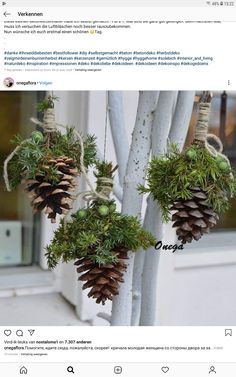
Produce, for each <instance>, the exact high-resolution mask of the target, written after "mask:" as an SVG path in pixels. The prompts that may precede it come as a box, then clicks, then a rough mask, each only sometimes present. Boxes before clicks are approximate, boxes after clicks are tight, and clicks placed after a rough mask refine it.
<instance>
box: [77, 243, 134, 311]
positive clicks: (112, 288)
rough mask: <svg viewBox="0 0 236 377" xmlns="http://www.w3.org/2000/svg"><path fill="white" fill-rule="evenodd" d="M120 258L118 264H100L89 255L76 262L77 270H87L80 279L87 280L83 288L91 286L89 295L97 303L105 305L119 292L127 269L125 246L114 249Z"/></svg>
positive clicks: (79, 271) (126, 250)
mask: <svg viewBox="0 0 236 377" xmlns="http://www.w3.org/2000/svg"><path fill="white" fill-rule="evenodd" d="M113 252H114V254H116V256H117V258H118V262H117V263H116V264H106V265H99V264H98V263H96V262H93V261H92V260H91V259H90V258H89V257H85V258H81V259H79V260H78V261H76V262H75V265H76V266H79V267H78V268H77V272H78V273H81V272H85V271H86V272H85V273H84V274H82V275H81V276H80V277H79V280H81V281H85V282H86V283H84V284H83V287H82V288H83V289H86V288H91V290H90V292H89V293H88V297H92V298H94V299H95V300H96V303H97V304H100V302H102V304H103V305H104V304H105V302H106V300H112V299H113V296H116V295H118V294H119V286H120V283H123V282H124V279H123V273H124V271H125V270H126V268H127V266H126V262H125V260H126V259H128V256H127V252H128V249H127V248H125V247H120V248H118V247H116V248H115V249H114V250H113Z"/></svg>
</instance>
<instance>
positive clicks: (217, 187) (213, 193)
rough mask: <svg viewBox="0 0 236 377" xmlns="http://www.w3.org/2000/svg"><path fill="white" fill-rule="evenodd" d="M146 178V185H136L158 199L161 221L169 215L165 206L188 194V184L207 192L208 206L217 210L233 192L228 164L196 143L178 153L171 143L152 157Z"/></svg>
mask: <svg viewBox="0 0 236 377" xmlns="http://www.w3.org/2000/svg"><path fill="white" fill-rule="evenodd" d="M226 164H227V168H226ZM147 179H148V187H147V188H145V187H144V186H142V185H140V186H139V187H138V189H139V191H140V192H146V193H151V195H152V197H153V198H154V199H155V200H157V201H158V202H159V205H160V207H161V210H162V215H163V220H164V221H168V220H169V218H170V217H169V208H170V206H171V205H172V204H173V202H175V201H176V200H179V199H190V198H191V197H192V193H191V187H196V186H198V187H201V188H202V190H204V191H205V192H206V193H207V196H208V199H207V201H208V204H209V206H210V207H212V208H213V209H214V210H215V211H216V212H217V213H221V212H224V211H225V210H227V209H228V207H229V198H230V197H233V196H235V195H236V179H235V174H234V172H233V171H232V169H231V167H230V166H229V164H228V163H227V162H226V161H225V160H224V159H223V158H222V157H220V156H218V157H214V156H212V155H211V154H210V153H209V152H208V151H207V149H206V148H205V147H204V146H203V145H198V144H193V145H191V146H190V147H189V148H187V149H186V150H185V151H184V152H182V153H181V152H180V151H179V150H178V148H177V147H176V145H172V146H171V148H170V151H168V152H167V154H165V155H161V156H159V157H155V158H153V160H152V161H151V162H150V164H149V167H148V174H147Z"/></svg>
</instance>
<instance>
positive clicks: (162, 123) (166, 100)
mask: <svg viewBox="0 0 236 377" xmlns="http://www.w3.org/2000/svg"><path fill="white" fill-rule="evenodd" d="M176 97H177V92H175V91H163V92H161V93H160V95H159V98H158V103H157V107H156V110H155V114H154V120H153V131H152V132H153V136H152V141H153V140H155V141H156V143H155V145H154V146H153V148H154V149H153V151H152V152H153V154H155V155H158V154H161V153H163V152H164V151H165V150H166V146H167V138H168V134H169V130H170V125H171V118H172V112H173V108H174V106H175V103H176ZM151 206H153V203H152V201H151V200H148V202H147V209H146V215H145V219H144V224H143V227H144V228H145V229H146V230H148V231H150V232H152V233H153V234H156V233H157V229H158V228H157V227H156V228H155V227H154V231H152V229H153V226H152V223H153V221H154V222H155V219H156V218H155V214H154V215H153V210H152V209H151V208H150V207H151ZM155 209H156V206H155ZM151 214H152V215H151ZM158 225H159V223H158ZM158 236H159V237H160V234H158ZM147 253H150V251H148V250H147V251H144V250H140V251H138V252H137V253H136V255H135V260H134V273H133V292H134V295H133V304H132V321H131V324H132V326H137V325H138V324H139V319H140V310H141V290H142V275H143V267H144V260H145V255H146V254H147Z"/></svg>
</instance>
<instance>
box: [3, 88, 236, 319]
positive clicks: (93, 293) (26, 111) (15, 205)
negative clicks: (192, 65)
mask: <svg viewBox="0 0 236 377" xmlns="http://www.w3.org/2000/svg"><path fill="white" fill-rule="evenodd" d="M0 95H1V103H2V104H4V106H3V108H4V111H2V112H1V124H2V138H1V165H2V166H3V178H2V183H1V223H0V224H1V234H2V239H1V240H2V242H1V277H0V280H1V288H0V289H1V293H0V294H1V298H0V301H1V308H2V309H1V313H0V323H1V325H12V326H18V325H23V326H25V325H34V326H40V325H44V326H55V325H62V326H64V325H65V326H66V325H70V326H107V325H108V326H109V325H111V326H122V325H123V326H131V325H132V326H167V325H168V326H169V325H174V326H186V325H188V326H199V325H203V326H207V325H208V326H211V325H214V326H217V325H219V326H220V325H224V324H225V323H227V324H228V325H231V326H234V325H235V318H236V317H235V311H236V307H235V302H234V299H233V297H234V291H235V285H234V278H233V276H234V274H235V255H234V245H235V225H236V224H235V216H234V211H235V198H234V197H235V187H236V186H235V178H234V150H235V145H234V144H235V124H236V113H235V101H236V97H235V92H233V91H222V92H220V91H218V92H206V91H140V92H136V91H130V92H127V91H124V92H121V91H110V92H109V91H108V92H105V91H104V92H103V91H91V92H80V91H77V92H73V91H72V92H66V91H58V92H1V93H0ZM218 135H220V137H219V136H218ZM122 182H123V183H122ZM219 302H221V305H219ZM128 314H129V315H128Z"/></svg>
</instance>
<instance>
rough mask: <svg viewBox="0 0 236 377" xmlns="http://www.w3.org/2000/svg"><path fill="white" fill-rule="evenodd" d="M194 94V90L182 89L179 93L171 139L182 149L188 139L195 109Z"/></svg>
mask: <svg viewBox="0 0 236 377" xmlns="http://www.w3.org/2000/svg"><path fill="white" fill-rule="evenodd" d="M194 96H195V92H194V91H180V92H179V94H178V99H177V104H176V109H175V113H174V116H173V121H172V125H171V130H170V134H169V140H170V142H171V143H176V144H178V146H179V148H181V149H182V147H183V145H184V142H185V139H186V134H187V131H188V126H189V122H190V119H191V115H192V111H193V104H194Z"/></svg>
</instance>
